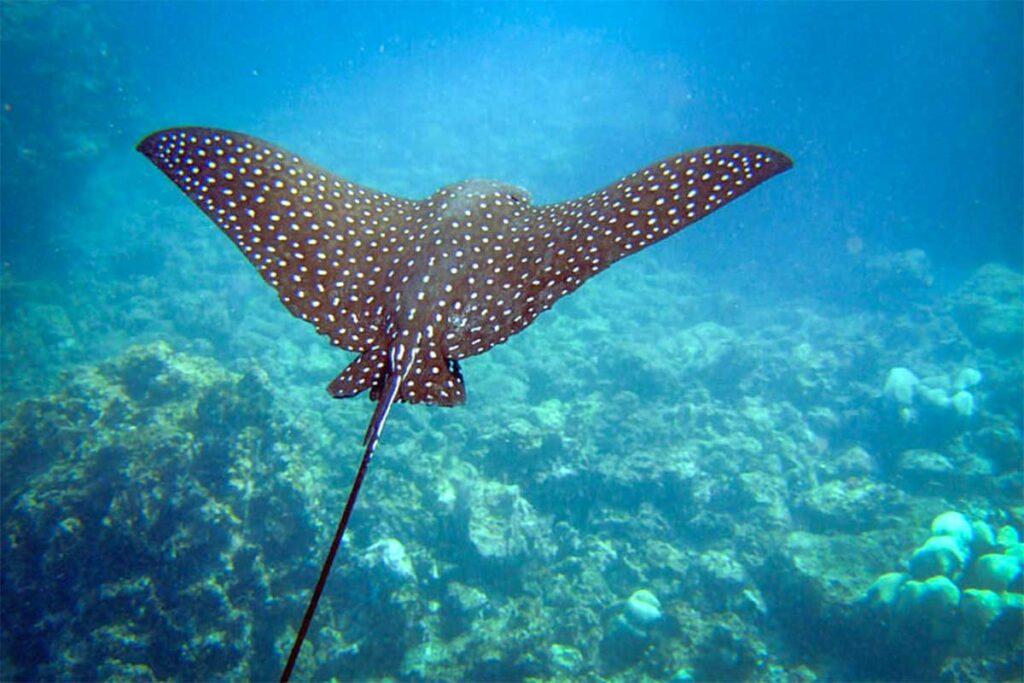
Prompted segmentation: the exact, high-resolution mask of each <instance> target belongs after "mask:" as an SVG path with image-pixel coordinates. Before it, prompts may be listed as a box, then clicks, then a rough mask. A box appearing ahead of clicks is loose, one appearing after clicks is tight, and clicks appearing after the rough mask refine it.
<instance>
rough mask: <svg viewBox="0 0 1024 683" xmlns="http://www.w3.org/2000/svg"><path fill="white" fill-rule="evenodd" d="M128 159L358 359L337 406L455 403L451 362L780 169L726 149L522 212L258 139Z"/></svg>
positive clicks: (498, 191)
mask: <svg viewBox="0 0 1024 683" xmlns="http://www.w3.org/2000/svg"><path fill="white" fill-rule="evenodd" d="M139 150H140V151H141V152H142V153H143V154H145V155H146V156H147V157H148V158H149V159H150V160H151V161H152V162H153V163H154V164H155V165H156V166H157V167H159V168H160V170H162V171H163V172H164V173H165V174H166V175H167V176H168V177H169V178H170V179H171V180H173V181H174V182H175V183H176V184H177V185H178V186H179V188H181V189H182V191H184V192H185V194H187V195H188V196H189V198H190V199H192V201H193V202H195V203H196V205H198V206H199V208H200V209H202V210H203V211H204V212H205V213H206V214H207V215H208V216H209V217H210V218H212V219H213V221H214V222H216V223H217V225H219V226H220V228H221V229H222V230H223V231H224V232H225V233H226V234H227V235H228V237H230V238H231V240H232V241H233V242H234V243H235V245H236V246H238V248H239V249H240V250H241V251H242V252H243V253H244V254H245V255H246V257H247V258H248V259H249V261H250V262H251V263H252V264H253V265H254V266H255V267H256V268H257V269H258V270H259V271H260V274H261V275H262V276H263V278H264V280H266V281H267V282H269V283H270V284H271V285H273V286H274V287H275V288H276V289H277V292H278V295H279V296H280V298H281V301H282V302H283V303H284V304H285V306H287V307H288V310H290V311H291V312H292V313H293V314H294V315H296V316H298V317H300V318H302V319H303V320H307V321H309V322H311V323H313V324H314V325H315V326H316V328H317V330H318V331H319V332H320V333H321V334H325V335H327V336H328V337H330V339H331V342H332V343H333V344H335V345H337V346H340V347H342V348H345V349H349V350H353V351H358V352H360V354H361V355H360V357H359V358H358V359H356V361H354V362H353V363H352V364H351V365H350V366H349V367H348V368H346V369H345V371H344V372H342V373H341V374H340V375H339V376H338V377H337V378H336V379H335V380H334V381H333V382H332V383H331V385H330V387H329V391H330V392H331V393H332V394H333V395H335V396H338V397H344V396H352V395H355V394H357V393H360V392H362V391H364V390H366V389H370V390H371V397H372V398H375V399H376V398H377V397H378V396H379V394H380V392H381V391H382V390H383V387H384V385H385V381H386V379H387V377H388V376H389V375H390V374H392V373H399V375H400V376H402V377H404V379H403V380H402V383H401V386H400V387H399V399H400V400H403V401H407V402H411V403H418V402H421V401H422V402H427V403H434V404H439V405H456V404H459V403H462V402H463V401H464V400H465V389H464V386H463V382H462V378H461V375H460V374H459V372H458V366H457V363H456V361H457V360H459V359H461V358H466V357H469V356H473V355H476V354H479V353H483V352H484V351H487V350H488V349H490V348H492V347H493V346H495V345H496V344H500V343H502V342H504V341H505V340H506V339H508V338H509V337H510V336H511V335H513V334H515V333H517V332H519V331H520V330H522V329H523V328H525V327H526V326H527V325H529V324H530V323H531V322H532V321H533V320H534V319H535V318H536V317H537V316H538V315H540V313H542V312H543V311H545V310H547V309H548V308H550V307H551V306H552V305H553V304H554V303H555V301H557V300H558V299H560V298H561V297H563V296H565V295H566V294H568V293H570V292H572V291H574V290H575V289H576V288H577V287H579V286H580V285H581V284H583V282H585V281H586V280H587V279H588V278H590V277H591V276H593V275H595V274H597V273H599V272H601V271H602V270H604V269H605V268H607V267H608V266H610V265H611V264H612V263H614V262H615V261H617V260H619V259H621V258H623V257H624V256H628V255H629V254H631V253H635V252H637V251H639V250H641V249H643V248H644V247H646V246H648V245H650V244H653V243H655V242H657V241H660V240H662V239H664V238H665V237H668V236H669V235H672V234H674V233H676V232H678V231H679V230H681V229H683V228H684V227H686V226H687V225H690V224H691V223H693V222H695V221H697V220H700V219H701V218H703V217H704V216H706V215H707V214H709V213H711V212H712V211H714V210H716V209H718V208H719V207H721V206H723V205H725V204H726V203H728V202H730V201H732V200H733V199H735V198H736V197H739V196H740V195H742V194H744V193H745V192H747V191H749V190H750V189H752V188H753V187H755V186H757V185H758V184H760V183H761V182H763V181H765V180H767V179H768V178H771V177H772V176H774V175H776V174H778V173H781V172H782V171H785V170H786V169H788V168H790V166H791V165H792V162H791V161H790V160H789V159H788V158H787V157H786V156H785V155H783V154H782V153H780V152H777V151H775V150H772V149H769V148H766V147H759V146H754V145H721V146H717V147H709V148H704V149H699V150H695V151H691V152H688V153H685V154H681V155H677V156H674V157H670V158H668V159H665V160H663V161H661V162H658V163H655V164H652V165H651V166H648V167H646V168H643V169H641V170H639V171H637V172H635V173H633V174H631V175H629V176H627V177H626V178H623V179H622V180H620V181H619V182H617V183H615V184H613V185H610V186H608V187H606V188H605V189H603V190H600V191H598V192H594V193H592V194H589V195H586V196H584V197H580V198H579V199H575V200H572V201H567V202H563V203H560V204H551V205H546V206H533V205H532V204H531V203H530V197H529V194H528V193H526V192H525V191H524V190H522V189H520V188H517V187H514V186H510V185H507V184H504V183H497V182H492V181H483V180H471V181H465V182H462V183H457V184H454V185H449V186H447V187H444V188H442V189H441V190H439V191H438V192H436V193H435V194H434V195H433V196H431V197H429V198H428V199H425V200H422V201H411V200H407V199H402V198H399V197H394V196H391V195H387V194H384V193H382V192H377V191H374V190H371V189H369V188H366V187H362V186H360V185H356V184H355V183H351V182H348V181H346V180H343V179H341V178H339V177H337V176H335V175H333V174H331V173H329V172H327V171H325V170H323V169H321V168H319V167H317V166H315V165H313V164H310V163H307V162H305V161H303V160H302V159H301V158H300V157H298V156H295V155H294V154H291V153H290V152H287V151H285V150H282V149H280V148H278V147H275V146H274V145H271V144H269V143H267V142H264V141H262V140H258V139H256V138H252V137H250V136H247V135H243V134H239V133H232V132H228V131H221V130H214V129H205V128H183V129H171V130H166V131H161V132H158V133H154V134H153V135H151V136H149V137H147V138H146V139H145V140H143V141H142V142H141V143H140V145H139Z"/></svg>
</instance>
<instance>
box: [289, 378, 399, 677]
mask: <svg viewBox="0 0 1024 683" xmlns="http://www.w3.org/2000/svg"><path fill="white" fill-rule="evenodd" d="M402 377H403V375H401V374H400V373H397V372H396V373H393V374H392V375H391V376H390V377H389V378H388V383H387V385H386V387H385V390H384V391H383V392H381V396H380V399H379V400H378V401H377V407H376V409H375V410H374V411H373V418H372V419H371V420H370V427H369V429H367V431H366V439H365V443H366V450H365V451H364V452H363V461H362V462H361V463H360V465H359V471H358V472H357V473H356V478H355V480H354V481H353V482H352V489H351V490H350V491H349V494H348V500H347V501H346V502H345V511H344V512H342V513H341V519H340V520H339V521H338V528H337V530H336V531H335V532H334V540H333V541H331V548H330V550H328V551H327V557H326V559H324V564H323V567H321V569H320V578H318V579H317V582H316V586H315V587H314V588H313V594H312V596H310V598H309V606H308V607H306V614H305V615H304V616H303V617H302V624H301V625H300V626H299V632H298V633H297V634H296V635H295V642H294V643H293V644H292V651H291V653H290V654H289V655H288V663H287V664H285V666H284V671H282V672H281V683H287V681H288V680H289V679H290V678H291V676H292V671H293V670H294V669H295V663H296V662H297V661H298V659H299V652H300V651H301V650H302V643H303V642H304V641H305V640H306V633H307V632H308V631H309V625H310V624H311V623H312V621H313V615H314V614H316V608H317V605H319V604H320V596H321V594H322V593H323V592H324V586H325V585H326V584H327V577H328V576H330V574H331V567H332V566H333V565H334V558H335V557H336V556H337V554H338V548H340V547H341V539H342V537H343V536H344V535H345V528H346V527H347V526H348V519H349V517H351V516H352V509H353V508H354V507H355V505H356V498H358V497H359V489H360V488H362V486H363V478H364V477H365V476H366V471H367V469H369V467H370V461H371V460H372V459H373V452H374V449H375V448H376V447H377V442H378V441H379V440H380V435H381V432H382V431H383V430H384V423H385V422H386V421H387V419H388V414H389V413H390V412H391V406H393V405H394V403H395V398H396V397H397V396H398V387H399V385H400V384H401V381H402Z"/></svg>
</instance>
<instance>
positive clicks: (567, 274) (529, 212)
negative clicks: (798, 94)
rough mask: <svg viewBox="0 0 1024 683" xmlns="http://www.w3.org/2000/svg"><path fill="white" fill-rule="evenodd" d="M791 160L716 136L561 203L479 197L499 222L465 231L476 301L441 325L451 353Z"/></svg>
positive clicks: (518, 324) (498, 332)
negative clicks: (495, 201) (715, 141)
mask: <svg viewBox="0 0 1024 683" xmlns="http://www.w3.org/2000/svg"><path fill="white" fill-rule="evenodd" d="M792 165H793V162H792V161H790V159H789V158H788V157H787V156H786V155H785V154H782V153H781V152H778V151H776V150H773V149H770V148H767V147H759V146H755V145H720V146H717V147H707V148H703V149H697V150H693V151H690V152H686V153H684V154H679V155H676V156H673V157H669V158H668V159H665V160H663V161H660V162H658V163H655V164H652V165H650V166H648V167H646V168H643V169H640V170H639V171H637V172H635V173H633V174H631V175H629V176H626V177H625V178H623V179H622V180H620V181H619V182H617V183H614V184H612V185H609V186H608V187H606V188H604V189H603V190H600V191H598V192H594V193H592V194H589V195H586V196H584V197H580V198H579V199H574V200H572V201H568V202H563V203H561V204H550V205H546V206H538V207H533V206H522V205H519V204H512V205H511V206H510V205H508V203H507V202H506V204H505V206H503V207H500V208H501V209H503V211H502V212H501V215H494V216H493V217H492V216H491V214H492V213H493V214H498V213H499V207H495V206H493V205H487V207H486V208H487V211H488V213H487V214H486V217H488V218H490V223H491V224H503V225H504V226H505V227H504V228H503V229H502V230H501V231H500V232H498V234H496V235H493V237H492V238H490V239H488V238H487V237H486V236H484V237H481V236H478V235H473V237H474V239H473V240H472V247H473V250H474V251H475V252H479V255H476V254H474V259H475V263H476V264H477V266H479V272H478V273H472V274H471V275H474V276H475V277H476V279H477V280H479V281H481V282H478V283H475V284H476V286H477V287H479V288H480V293H479V295H478V297H477V298H478V300H479V301H480V302H481V303H480V305H479V306H475V307H474V305H473V302H469V303H468V304H467V306H466V307H465V309H464V312H465V315H463V316H462V318H465V322H464V324H463V325H461V326H460V327H459V328H458V329H452V330H450V331H449V332H448V334H447V344H448V347H449V349H451V350H452V356H453V357H454V358H464V357H466V356H472V355H476V354H479V353H483V352H484V351H487V350H488V349H490V348H491V347H493V346H495V345H496V344H500V343H502V342H504V341H505V340H506V339H508V338H509V337H510V336H512V335H513V334H516V333H517V332H519V331H521V330H523V329H524V328H526V327H527V326H528V325H529V324H530V323H531V322H533V320H534V319H535V318H536V317H537V316H538V315H540V314H541V313H542V312H544V311H546V310H547V309H549V308H551V306H552V305H554V303H555V302H556V301H557V300H558V299H560V298H562V297H563V296H565V295H566V294H569V293H570V292H572V291H574V290H576V289H577V288H578V287H579V286H580V285H582V284H583V283H584V282H585V281H586V280H587V279H589V278H590V277H592V276H594V275H596V274H597V273H599V272H601V271H602V270H604V269H605V268H607V267H608V266H610V265H611V264H613V263H615V262H616V261H618V260H619V259H621V258H624V257H625V256H628V255H630V254H632V253H635V252H637V251H640V250H641V249H643V248H644V247H647V246H649V245H651V244H654V243H655V242H658V241H660V240H663V239H665V238H666V237H669V236H670V235H673V234H675V233H677V232H679V231H680V230H682V229H683V228H685V227H687V226H688V225H691V224H693V223H695V222H696V221H699V220H700V219H701V218H704V217H705V216H707V215H708V214H710V213H711V212H713V211H715V210H716V209H718V208H720V207H722V206H724V205H726V204H728V203H729V202H731V201H732V200H734V199H736V198H737V197H739V196H741V195H743V194H745V193H747V192H749V191H750V190H752V189H753V188H755V187H757V186H758V185H759V184H761V183H763V182H764V181H766V180H768V179H769V178H771V177H773V176H775V175H777V174H779V173H782V172H783V171H785V170H787V169H789V168H791V167H792ZM480 206H481V207H484V205H483V204H481V205H480ZM492 232H493V231H492ZM467 237H468V235H467ZM481 241H482V244H478V242H481ZM470 279H472V278H470ZM469 284H470V285H473V284H474V283H472V282H470V283H469ZM471 313H474V315H470V314H471ZM460 322H462V321H461V319H460Z"/></svg>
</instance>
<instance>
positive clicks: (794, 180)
mask: <svg viewBox="0 0 1024 683" xmlns="http://www.w3.org/2000/svg"><path fill="white" fill-rule="evenodd" d="M245 8H248V10H249V11H248V12H243V9H245ZM299 8H304V9H302V10H300V9H299ZM0 10H2V19H3V23H2V31H3V32H2V40H0V45H2V49H3V61H2V67H0V68H2V69H3V74H2V75H3V81H2V86H0V87H2V92H0V96H2V97H0V99H2V105H3V111H2V135H3V140H2V152H3V167H2V179H3V198H2V208H3V223H2V228H0V235H2V246H3V254H2V256H3V272H2V280H0V304H2V309H0V313H2V320H0V323H2V355H0V361H2V374H0V388H2V405H0V408H2V431H0V483H2V507H0V532H2V533H0V536H2V538H0V540H2V546H0V552H2V554H0V572H2V583H0V588H2V593H0V598H2V602H0V607H2V611H0V615H2V632H0V633H2V651H0V654H2V659H0V664H2V666H0V678H2V679H3V680H11V681H15V680H17V681H21V680H179V681H196V680H224V681H229V680H230V681H235V680H270V679H276V676H277V675H278V674H279V671H280V667H281V666H282V664H283V661H284V657H285V656H286V654H287V651H288V648H289V647H290V645H291V641H292V638H293V637H294V633H295V629H296V627H297V625H298V621H299V619H300V617H301V614H302V610H303V609H304V606H305V601H306V599H307V596H308V591H309V589H310V588H311V585H312V583H313V581H314V580H315V577H316V573H317V571H318V569H319V564H320V561H321V559H322V555H323V553H324V551H325V547H326V544H327V541H328V540H329V536H330V533H331V532H332V531H333V527H334V524H335V523H336V519H337V515H338V514H339V513H340V511H341V508H342V505H343V503H344V496H345V494H346V493H347V490H348V486H349V483H350V480H351V477H352V476H353V475H354V470H355V467H356V464H357V458H358V455H359V452H360V444H361V438H362V435H363V432H364V430H365V427H366V422H367V420H368V419H369V416H370V413H371V411H372V404H371V403H369V402H368V401H366V400H364V399H363V398H362V397H360V398H358V399H354V400H348V401H334V400H332V399H330V398H329V397H328V396H327V394H326V393H325V391H324V387H325V386H326V384H327V383H328V382H329V381H330V380H331V379H332V378H333V377H334V376H335V374H336V373H337V372H339V371H340V370H341V369H342V368H343V367H344V366H345V364H346V363H347V362H349V361H350V360H351V358H352V354H348V353H346V352H342V351H338V350H336V349H333V348H331V347H330V346H329V344H328V343H327V341H326V340H325V339H324V338H321V337H318V336H317V335H316V334H315V332H314V331H313V330H312V329H311V328H309V326H307V325H305V324H304V323H302V322H301V321H298V320H296V319H294V318H292V317H291V316H290V315H289V314H288V313H287V311H286V310H285V309H284V308H283V307H282V306H281V305H280V304H279V303H278V301H277V299H276V296H275V293H274V292H273V291H272V290H271V289H270V288H269V287H267V286H266V285H265V284H264V283H263V282H261V281H260V279H259V277H257V275H256V273H255V272H254V271H253V270H252V269H251V267H250V266H249V265H248V264H247V263H246V262H245V261H244V259H243V258H242V257H241V256H240V255H239V254H238V253H237V251H236V250H235V249H234V248H233V247H232V246H231V244H230V243H229V242H228V241H227V240H225V239H224V238H223V237H222V236H221V235H219V234H218V231H217V230H216V228H215V227H214V226H213V225H212V224H210V223H209V222H208V221H207V220H206V219H205V218H204V217H203V216H202V215H201V214H200V213H199V212H198V211H197V210H196V209H195V208H194V207H193V206H191V205H190V203H189V202H188V201H187V200H185V198H184V197H182V196H180V193H178V191H177V190H176V189H175V188H174V187H173V186H172V185H171V184H170V183H168V182H167V181H166V180H165V179H164V178H163V177H161V176H160V174H159V173H158V172H157V171H156V170H155V169H153V168H152V167H150V166H149V165H148V164H147V163H146V162H145V160H144V159H142V158H141V157H140V156H138V155H136V154H135V153H134V152H133V151H132V147H133V145H134V143H135V142H136V141H137V140H138V139H139V138H141V137H142V136H143V135H144V134H146V133H148V132H150V131H151V130H154V129H157V128H160V127H163V126H168V125H174V124H184V123H202V124H207V125H218V126H223V127H235V128H242V129H245V130H247V131H249V132H252V133H253V134H257V135H259V136H261V137H265V138H268V139H272V140H275V141H277V142H280V143H281V144H283V145H285V146H287V147H290V148H293V149H295V150H296V151H300V152H302V153H303V154H305V155H307V156H308V157H310V158H312V159H314V160H315V161H318V162H320V163H322V164H324V165H325V166H327V167H329V168H332V169H334V170H336V171H337V172H338V173H340V174H342V175H344V176H345V177H348V178H350V179H352V180H356V181H358V182H361V183H364V184H367V185H370V186H373V187H379V188H380V189H383V190H386V191H389V192H392V193H394V194H400V195H407V196H422V195H424V194H427V193H429V192H431V191H432V190H433V189H434V188H435V187H436V186H439V185H441V184H445V183H447V182H451V181H453V180H456V179H458V178H460V177H473V176H484V177H494V178H500V179H503V180H507V181H510V182H515V183H517V184H521V185H523V186H524V187H526V188H528V189H529V190H531V191H532V193H533V195H534V199H535V201H537V202H551V201H560V200H563V199H566V198H569V197H573V196H577V195H579V194H582V193H584V192H588V191H590V190H593V189H595V188H597V187H600V186H601V185H602V184H604V183H607V182H611V181H613V180H614V179H616V178H618V177H621V176H622V175H625V174H626V173H628V172H630V171H632V170H634V169H635V168H638V167H640V166H642V165H644V164H646V163H648V162H650V161H653V160H655V159H657V158H659V157H662V156H665V155H667V154H671V153H673V152H676V151H680V150H681V149H684V148H686V147H696V146H700V145H704V144H708V143H711V142H713V141H718V140H733V139H752V140H757V141H760V142H764V143H767V144H772V145H774V146H777V147H779V148H780V149H783V150H785V151H787V152H788V153H789V154H791V155H792V156H793V157H794V158H795V160H796V167H795V169H794V170H793V171H791V172H789V173H787V174H785V175H784V176H781V177H779V178H777V179H774V180H772V181H771V182H769V183H767V184H766V185H765V186H764V187H762V188H758V189H757V190H756V191H755V192H753V193H751V194H750V195H749V196H747V197H744V198H743V199H742V200H740V201H738V202H737V204H736V205H735V206H730V207H727V208H726V209H723V210H722V211H721V213H720V214H716V215H714V216H712V217H710V218H708V219H707V220H706V221H704V222H703V223H701V224H700V225H698V226H696V227H694V228H692V229H688V230H687V231H686V232H685V233H684V234H682V235H678V236H676V237H674V238H672V239H671V240H669V241H667V242H665V243H663V244H661V245H658V246H656V247H653V248H651V249H649V250H647V251H645V252H644V253H643V254H641V255H638V256H634V257H631V258H630V259H627V260H626V261H623V262H622V263H620V264H617V265H616V266H615V267H613V268H612V269H610V270H609V271H608V272H607V273H604V274H602V275H600V276H599V277H597V278H595V279H594V280H593V281H591V282H588V283H587V284H586V285H585V286H584V287H583V288H582V289H581V290H580V291H578V292H577V293H575V294H573V295H572V296H570V297H568V298H566V299H564V300H563V301H561V302H559V303H558V304H557V305H556V306H555V308H554V309H553V310H552V311H550V312H548V313H546V314H544V315H543V316H541V317H540V318H539V319H538V321H537V322H536V323H535V324H533V325H532V326H531V327H530V328H529V329H528V330H527V331H525V332H524V333H522V334H520V335H518V336H516V337H514V338H513V339H512V340H510V341H509V342H508V343H506V344H504V345H502V346H499V347H497V348H495V349H494V350H492V351H490V352H489V353H487V354H485V355H483V356H480V357H476V358H471V359H468V360H466V361H464V362H463V364H462V370H463V373H464V375H465V377H466V383H467V388H468V392H469V400H468V402H467V405H466V406H464V407H460V408H457V409H438V408H428V407H425V406H411V407H410V406H399V407H397V408H396V409H395V410H394V411H393V414H392V416H391V418H390V421H389V423H388V426H387V430H386V431H385V434H384V438H383V440H382V443H381V445H380V447H379V449H378V456H377V458H376V459H375V460H374V462H373V466H372V468H371V470H370V473H369V476H368V479H367V483H366V485H365V487H364V490H363V493H362V497H361V499H360V501H359V504H358V506H357V508H356V511H355V515H354V518H353V522H352V525H351V527H350V532H349V534H348V536H347V538H346V541H345V544H344V546H343V549H342V552H341V555H340V557H339V562H338V565H337V566H336V568H335V572H334V575H333V576H332V577H331V580H330V583H329V584H328V588H327V592H326V594H325V598H324V602H323V604H322V605H321V608H320V612H319V613H318V615H317V617H316V620H315V622H314V624H313V628H312V630H311V633H310V637H309V640H308V642H307V644H306V647H305V649H304V651H303V655H302V658H301V660H300V663H299V668H298V671H297V677H298V678H300V679H302V680H307V679H309V680H381V681H384V680H396V681H397V680H411V681H463V680H468V681H518V680H534V681H567V680H579V681H599V680H615V681H674V682H677V683H681V682H683V681H690V680H695V681H726V680H729V681H738V680H751V681H769V680H770V681H824V680H845V681H853V680H921V681H923V680H943V681H991V680H1006V681H1010V680H1020V678H1021V677H1022V676H1024V668H1022V658H1024V650H1022V640H1024V638H1022V633H1024V596H1022V593H1024V577H1022V566H1024V545H1022V544H1021V543H1020V540H1021V538H1020V536H1021V533H1022V532H1024V498H1022V434H1021V429H1022V403H1024V385H1022V382H1024V374H1022V373H1024V364H1022V350H1024V303H1022V290H1024V277H1022V253H1021V232H1022V224H1021V205H1022V200H1021V181H1022V172H1021V157H1020V152H1021V144H1022V134H1021V125H1022V124H1021V120H1022V118H1021V95H1022V91H1021V87H1022V86H1021V66H1020V64H1021V59H1020V57H1021V32H1020V28H1019V27H1020V25H1021V6H1020V5H1019V4H971V5H957V4H947V5H934V6H932V5H927V6H926V5H913V6H908V5H874V6H867V5H845V6H822V5H803V6H761V5H725V6H724V8H723V7H718V8H716V7H712V6H694V5H682V6H678V5H651V6H643V7H638V6H635V5H617V4H608V5H600V6H592V5H582V4H581V5H548V6H539V5H528V6H523V5H500V6H493V5H491V6H478V5H460V4H454V5H451V4H445V5H440V4H428V5H416V6H408V5H347V4H346V5H341V4H339V5H318V6H313V5H299V4H294V5H292V4H283V5H274V6H270V7H269V8H268V7H263V8H262V9H258V10H257V9H256V6H255V5H215V4H204V5H188V4H182V5H174V4H167V5H141V4H140V5H100V6H90V5H82V4H70V3H61V4H37V3H27V4H22V3H8V2H5V3H3V4H2V5H0ZM627 18H628V19H629V20H630V21H634V22H636V24H635V27H634V28H627V27H625V24H626V23H627V21H626V19H627ZM911 28H912V29H913V31H909V29H911ZM908 36H909V37H908ZM783 38H785V40H783ZM787 41H788V42H787Z"/></svg>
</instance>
